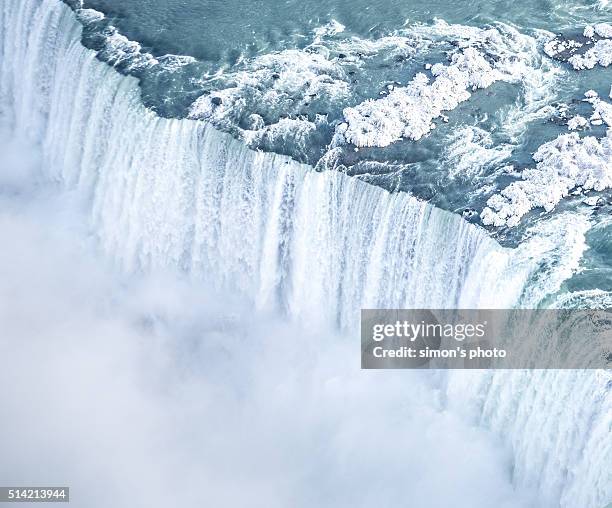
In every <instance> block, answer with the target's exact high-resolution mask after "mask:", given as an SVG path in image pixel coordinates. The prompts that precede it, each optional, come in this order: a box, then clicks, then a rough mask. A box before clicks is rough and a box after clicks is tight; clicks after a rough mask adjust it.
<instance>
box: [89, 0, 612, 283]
mask: <svg viewBox="0 0 612 508" xmlns="http://www.w3.org/2000/svg"><path fill="white" fill-rule="evenodd" d="M84 7H86V8H91V9H95V10H96V11H99V12H101V13H103V14H104V19H99V18H98V17H95V16H92V15H87V16H82V22H83V23H84V25H85V27H86V30H85V34H84V42H85V44H86V45H87V46H89V47H91V48H94V49H97V50H99V51H100V58H102V59H104V60H106V61H109V62H110V63H112V64H114V65H115V67H116V68H117V69H118V70H120V71H122V72H124V73H127V74H133V75H135V76H137V77H139V78H140V83H141V90H142V96H143V100H144V102H145V104H146V105H147V106H148V107H150V108H151V109H153V110H154V111H156V112H157V113H158V114H160V115H161V116H166V117H176V118H183V117H188V116H194V117H196V118H202V119H203V120H206V121H210V122H212V123H213V124H214V125H215V126H216V127H217V128H219V129H221V130H225V131H228V132H230V133H232V134H233V135H234V136H235V137H238V138H240V139H243V140H244V141H245V142H246V143H247V144H249V146H251V147H253V148H256V149H260V150H263V151H267V152H276V153H281V154H286V155H290V156H291V157H293V158H294V159H295V160H297V161H299V162H305V163H308V164H310V165H312V166H316V167H317V168H318V169H320V170H330V169H332V170H339V171H343V172H346V173H348V174H349V175H352V176H354V177H356V178H360V179H362V180H364V181H367V182H369V183H371V184H374V185H377V186H381V187H383V188H386V189H388V190H391V191H407V192H410V193H411V194H414V195H415V196H417V197H419V198H421V199H425V200H427V201H429V202H431V203H432V204H434V205H436V206H438V207H441V208H443V209H447V210H450V211H452V212H455V213H458V214H461V215H463V216H464V217H465V219H466V220H468V221H470V222H475V223H477V224H482V221H481V219H480V217H479V215H478V214H479V212H481V211H482V210H483V209H484V208H485V207H486V204H487V200H488V199H489V198H490V197H491V196H492V195H493V193H495V192H496V191H500V190H501V189H503V188H504V187H505V186H507V185H509V184H510V183H512V182H513V181H515V180H516V179H517V175H518V174H519V173H520V172H521V171H522V170H524V169H526V168H530V167H533V166H534V165H535V163H534V161H533V159H532V155H533V153H534V152H535V151H536V150H537V149H538V147H539V146H541V145H542V144H543V143H545V142H547V141H551V140H553V139H555V138H556V137H557V136H559V135H562V134H565V133H567V132H568V128H567V120H568V119H569V118H571V117H572V116H574V115H577V114H580V115H583V116H586V117H587V118H588V116H589V115H590V105H589V104H585V103H584V102H583V101H582V98H583V94H584V93H585V92H586V91H587V90H595V91H596V92H597V93H598V94H599V95H600V96H601V97H603V98H605V97H607V96H608V93H609V91H610V84H611V83H612V67H607V68H606V67H601V66H596V67H595V68H594V69H591V70H587V71H581V72H577V71H575V70H574V69H572V67H571V66H570V65H569V64H567V62H563V61H557V60H554V59H551V58H549V57H548V56H546V54H545V53H544V51H543V46H544V44H545V43H546V41H547V40H550V39H551V38H552V37H554V36H555V34H562V35H563V36H565V37H569V38H572V37H574V38H576V37H580V34H581V33H582V30H583V29H584V27H585V26H586V25H587V24H593V23H596V22H606V21H610V20H612V11H611V6H610V5H607V3H606V2H604V1H557V2H551V1H536V2H507V1H482V2H469V3H467V2H462V3H456V2H440V1H433V2H405V1H395V0H389V1H384V2H377V3H372V2H370V1H357V2H353V1H351V2H348V1H335V2H323V1H308V2H298V1H294V0H289V1H284V2H279V1H259V2H251V3H248V4H245V3H244V2H241V1H238V0H233V1H229V2H203V1H193V0H191V1H171V2H159V1H154V0H137V1H131V2H118V1H115V0H87V1H85V2H84ZM491 29H493V30H497V31H498V32H499V33H500V34H501V42H499V41H498V43H496V44H493V45H492V44H490V43H489V42H487V41H485V42H482V41H481V42H476V47H477V48H478V50H479V51H481V52H482V54H484V55H485V57H486V58H487V59H488V60H489V61H490V62H492V63H493V62H495V61H497V60H499V58H500V55H502V58H503V55H504V54H505V53H504V52H507V51H510V52H514V53H516V55H518V56H517V57H516V58H517V60H520V61H524V62H527V63H526V67H527V71H526V72H525V73H523V74H521V75H520V76H519V77H518V78H517V79H515V80H502V81H499V82H496V83H493V84H492V85H491V86H489V87H486V89H481V90H476V91H474V92H473V93H472V94H471V97H470V98H469V100H467V101H464V102H461V103H460V104H458V106H457V107H456V108H454V109H452V110H451V111H448V112H447V113H445V115H446V117H447V119H445V121H436V122H435V123H436V128H435V129H434V130H432V131H431V132H429V133H428V134H427V135H426V136H423V137H422V138H421V139H419V140H417V141H414V140H411V139H401V140H399V141H397V142H394V143H391V144H390V145H388V146H385V147H359V148H356V147H354V146H353V145H352V144H350V143H349V144H341V145H340V146H338V144H337V143H336V142H335V138H334V135H335V132H336V130H337V129H338V126H339V125H341V124H342V122H343V121H344V116H345V115H344V109H345V108H347V107H355V106H357V105H359V104H361V103H363V102H364V101H366V100H368V99H372V100H379V99H381V98H384V97H385V96H386V95H388V94H389V93H390V91H392V90H393V89H396V88H401V87H403V86H406V85H407V84H408V83H409V82H410V81H411V80H412V79H413V78H414V77H415V75H416V74H417V73H419V72H426V70H425V69H427V67H426V66H427V65H428V64H429V65H430V64H435V63H439V62H442V63H446V62H448V60H449V58H450V56H449V55H452V54H453V52H456V50H457V48H458V47H462V45H463V44H465V41H466V40H468V39H470V37H471V38H472V39H470V40H473V38H474V37H475V36H474V34H473V33H470V30H477V31H478V30H480V31H484V30H491ZM117 35H119V36H121V37H125V39H122V40H119V39H117V38H116V36H117ZM113 37H114V39H113ZM476 37H479V36H476ZM109 40H111V43H109ZM127 40H129V41H134V42H137V43H138V44H139V45H140V46H137V50H136V51H135V50H134V47H127V49H126V46H125V43H126V41H127ZM470 44H472V42H470ZM511 58H515V57H511ZM202 100H204V102H205V103H206V102H207V101H208V102H207V104H208V106H207V107H208V108H209V109H208V110H206V112H205V114H203V116H202V114H201V112H200V113H197V111H199V110H198V104H199V102H198V101H202ZM211 100H214V101H217V102H216V103H213V104H212V106H211V105H210V101H211ZM194 110H195V111H196V113H194ZM198 115H199V116H198ZM605 133H606V125H605V124H604V125H591V126H590V127H589V129H588V134H589V135H592V136H595V137H596V138H600V139H601V138H602V137H604V136H605ZM601 196H602V198H603V200H602V201H601V202H600V203H599V204H598V206H596V207H587V206H585V205H584V204H583V202H582V200H583V196H575V197H574V196H569V197H568V198H566V199H564V200H563V201H562V202H561V203H560V204H559V205H558V206H557V207H556V208H555V210H554V211H553V212H552V213H548V212H545V211H544V210H542V209H541V208H536V209H535V210H532V211H531V212H529V213H528V214H527V215H526V216H525V217H524V219H523V220H522V221H521V222H520V224H518V226H517V227H514V228H489V233H490V234H491V235H493V236H494V237H495V238H496V239H497V240H499V241H500V242H502V243H503V244H506V245H514V246H515V245H518V244H520V242H521V241H522V240H523V239H524V238H525V237H526V235H527V236H529V233H528V232H527V231H528V230H529V228H530V227H532V226H534V225H537V224H538V223H539V222H540V221H542V220H547V219H548V218H550V217H551V216H553V215H555V214H558V213H564V212H568V211H569V212H571V213H577V214H582V215H584V214H586V215H588V216H589V217H590V218H591V220H592V222H593V224H595V225H596V224H599V223H600V222H601V221H602V220H606V217H607V216H608V214H609V212H610V205H609V204H608V202H609V199H608V195H607V193H606V192H604V193H601ZM611 202H612V201H611ZM598 231H599V232H598ZM601 231H607V229H606V227H605V226H604V227H602V228H600V229H596V230H595V231H594V232H592V233H591V234H590V235H589V240H588V241H589V243H590V244H591V243H592V245H593V249H592V250H590V251H587V254H586V255H585V258H584V260H583V263H584V264H585V268H586V269H585V270H584V271H583V272H582V273H581V275H580V276H578V277H577V279H576V280H575V281H572V282H570V286H571V289H574V290H581V289H592V288H595V287H598V288H602V289H603V288H605V289H606V290H608V289H611V288H612V278H611V277H610V274H611V273H612V270H611V269H610V267H609V261H608V260H609V259H610V255H611V254H612V250H611V248H610V246H609V245H608V244H607V243H606V242H605V241H603V240H601V235H605V233H603V232H601Z"/></svg>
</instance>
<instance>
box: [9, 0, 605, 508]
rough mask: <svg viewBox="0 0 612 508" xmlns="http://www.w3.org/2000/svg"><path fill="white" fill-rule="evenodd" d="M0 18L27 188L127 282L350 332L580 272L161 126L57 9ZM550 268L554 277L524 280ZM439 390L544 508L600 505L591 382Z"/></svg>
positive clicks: (211, 133) (594, 378) (570, 253)
mask: <svg viewBox="0 0 612 508" xmlns="http://www.w3.org/2000/svg"><path fill="white" fill-rule="evenodd" d="M0 5H1V9H0V26H1V27H2V28H1V30H2V37H1V38H0V107H1V108H2V109H0V115H1V117H2V121H3V122H4V123H5V124H7V125H8V126H9V128H10V130H11V131H12V132H13V133H14V135H16V136H19V137H22V138H26V139H29V140H30V141H32V142H33V143H35V144H36V145H37V146H38V148H39V150H40V157H41V160H42V161H43V163H42V164H41V169H40V170H41V173H42V174H41V175H40V176H41V178H43V179H45V180H47V181H51V182H55V183H56V184H57V185H58V186H59V187H61V188H63V189H67V190H69V191H71V192H75V193H76V194H78V195H79V196H80V197H81V199H82V201H83V203H84V207H85V209H86V211H87V213H88V214H89V215H90V221H91V226H92V230H93V231H95V233H96V235H97V236H98V240H99V244H100V246H101V249H102V250H103V251H104V252H105V253H107V254H108V256H109V257H110V258H111V259H113V260H115V261H116V263H117V264H118V265H119V267H120V268H121V269H122V270H125V271H126V272H134V271H147V270H153V269H157V268H172V269H178V270H181V271H182V272H185V273H187V274H189V275H190V276H191V277H193V278H196V279H198V280H201V281H202V284H208V285H210V286H211V287H218V288H224V289H229V290H233V291H237V292H239V293H240V294H241V295H244V296H245V297H246V298H247V299H249V300H250V301H252V302H253V305H255V306H257V307H259V308H261V309H265V310H272V311H276V312H280V313H282V314H284V315H287V316H288V317H289V318H290V319H292V320H296V321H303V322H308V323H319V324H321V325H322V326H334V327H338V328H340V329H347V330H354V329H355V327H356V326H357V324H358V321H357V319H358V312H359V309H360V308H361V307H386V308H402V307H406V308H409V307H417V308H418V307H430V308H454V307H458V308H478V307H482V308H487V307H488V308H504V307H511V306H515V305H519V304H531V305H533V304H536V303H537V302H538V301H539V300H540V296H542V295H545V294H546V293H547V292H551V291H555V290H556V289H558V287H559V284H560V280H559V277H561V275H559V276H558V277H555V275H554V273H556V274H564V273H565V272H564V270H567V269H568V266H570V267H574V266H575V265H576V263H577V259H579V256H580V254H581V252H582V251H581V250H580V249H578V251H576V250H572V249H571V248H569V247H568V246H567V243H568V242H570V241H572V242H574V241H575V239H573V238H570V236H571V235H568V236H564V235H563V234H561V235H557V236H552V235H549V236H548V237H546V238H547V240H546V241H544V246H542V239H541V237H538V238H536V239H535V240H534V241H533V243H530V244H526V245H524V246H522V247H521V248H517V249H514V250H513V249H506V248H502V247H501V246H500V245H499V244H497V243H496V242H495V241H494V240H492V239H491V238H490V237H489V236H488V235H487V234H486V232H485V231H484V230H482V229H480V228H478V227H476V226H473V225H471V224H468V223H467V222H466V221H464V220H463V219H462V218H460V217H458V216H456V215H454V214H451V213H448V212H446V211H442V210H439V209H437V208H435V207H432V206H431V205H429V204H427V203H424V202H422V201H419V200H417V199H415V198H413V197H411V196H409V195H407V194H405V193H395V194H390V193H388V192H387V191H385V190H383V189H380V188H377V187H374V186H371V185H369V184H366V183H364V182H361V181H359V180H357V179H354V178H351V177H348V176H346V175H344V174H342V173H339V172H335V171H328V172H316V171H314V170H313V169H312V168H311V167H309V166H306V165H303V164H299V163H297V162H295V161H293V160H292V159H290V158H288V157H285V156H280V155H277V154H273V153H264V152H256V151H253V150H250V149H248V148H246V147H245V146H244V144H243V143H242V142H240V141H238V140H236V139H234V138H232V137H231V136H230V135H228V134H225V133H221V132H218V131H216V130H215V129H213V128H212V127H211V126H210V125H207V124H206V123H203V122H200V121H195V120H188V119H166V118H160V117H159V116H157V115H155V114H154V113H153V112H151V111H150V110H147V109H146V108H145V107H144V106H143V104H142V101H141V99H140V91H139V88H138V82H137V80H136V79H135V78H133V77H129V76H124V75H121V74H119V73H118V72H117V71H116V70H115V69H113V68H112V67H110V66H109V65H107V64H105V63H103V62H101V61H99V60H98V59H97V58H96V54H95V53H94V52H93V51H91V50H88V49H86V48H84V47H83V46H82V44H81V42H80V37H81V27H80V25H79V23H78V22H77V20H76V19H75V16H74V13H73V12H72V11H71V10H70V9H69V8H68V7H67V6H66V5H64V4H63V3H61V2H59V0H0ZM551 238H552V239H551ZM538 242H539V243H538ZM536 246H539V250H538V249H537V248H535V247H536ZM559 252H561V253H563V255H560V254H558V253H559ZM551 253H552V254H551ZM557 255H559V256H561V257H559V258H555V259H557V260H558V259H561V261H560V262H558V263H551V266H552V267H553V268H552V269H551V270H556V272H554V273H553V274H551V272H550V271H545V273H544V275H538V268H539V267H541V265H542V263H543V261H542V260H543V258H545V257H546V256H557ZM563 256H565V257H563ZM534 287H537V288H538V290H537V291H535V290H534V289H533V288H534ZM534 294H537V295H539V296H538V297H537V298H536V297H533V295H534ZM529 295H532V296H531V297H530V296H529ZM532 297H533V298H535V300H533V299H532ZM446 391H447V395H448V399H449V404H450V405H452V402H450V401H453V400H454V401H455V404H457V405H465V406H466V407H470V408H473V409H474V414H477V415H478V416H477V418H478V421H479V422H480V423H481V424H482V425H484V426H488V427H490V428H493V429H494V430H496V431H498V432H499V433H500V434H504V435H505V437H506V438H507V441H508V442H509V443H510V445H511V446H512V449H513V451H514V454H515V461H516V465H515V471H514V481H515V483H516V484H517V485H527V486H533V487H534V488H535V489H536V490H538V489H539V490H540V491H541V493H542V498H543V499H544V500H545V502H546V503H549V504H546V506H557V505H559V504H560V505H561V506H564V507H577V506H579V507H581V508H590V507H592V508H601V506H600V505H601V504H603V503H604V502H605V501H609V500H610V497H611V496H612V490H611V489H612V478H611V477H610V474H611V471H612V467H609V466H610V465H611V459H612V444H611V443H610V440H609V439H608V440H607V442H602V440H603V439H605V438H606V436H608V437H609V432H610V425H611V423H610V414H611V410H610V408H611V407H612V400H611V395H610V391H611V390H610V381H609V377H607V376H606V375H605V374H604V373H575V372H547V373H542V372H524V373H507V372H487V373H465V372H457V373H453V374H452V375H450V376H448V378H447V380H446ZM543 432H544V434H543ZM555 503H556V504H555Z"/></svg>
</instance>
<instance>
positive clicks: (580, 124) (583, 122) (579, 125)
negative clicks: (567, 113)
mask: <svg viewBox="0 0 612 508" xmlns="http://www.w3.org/2000/svg"><path fill="white" fill-rule="evenodd" d="M587 125H589V121H588V120H587V119H586V118H585V117H583V116H580V115H576V116H575V117H573V118H570V120H569V121H568V122H567V128H568V129H569V130H570V131H575V130H578V129H583V128H584V127H586V126H587Z"/></svg>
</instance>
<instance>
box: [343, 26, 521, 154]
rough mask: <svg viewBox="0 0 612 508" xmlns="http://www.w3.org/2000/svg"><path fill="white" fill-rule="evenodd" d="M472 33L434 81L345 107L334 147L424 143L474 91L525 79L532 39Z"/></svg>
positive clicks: (435, 69) (420, 78)
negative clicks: (440, 121) (446, 115)
mask: <svg viewBox="0 0 612 508" xmlns="http://www.w3.org/2000/svg"><path fill="white" fill-rule="evenodd" d="M467 34H469V37H467V38H466V40H461V41H460V42H459V44H458V46H459V50H458V51H457V52H455V53H453V54H452V55H451V57H450V62H449V64H448V65H444V64H442V63H437V64H435V65H432V66H431V68H430V69H431V74H432V79H430V78H429V77H428V76H427V75H426V74H425V73H418V74H417V75H416V76H415V77H414V79H413V80H412V81H411V82H410V83H408V85H407V86H405V87H401V88H395V89H394V90H393V91H391V92H390V93H389V95H387V96H385V97H383V98H381V99H377V100H373V99H369V100H366V101H364V102H362V103H361V104H358V105H357V106H355V107H349V108H345V109H344V113H343V114H344V122H343V123H342V124H340V125H339V126H338V127H337V128H336V133H335V136H334V142H333V144H335V145H340V144H344V143H352V144H353V145H355V146H357V147H374V146H375V147H385V146H388V145H390V144H391V143H394V142H396V141H399V140H400V139H402V138H406V139H411V140H414V141H416V140H419V139H421V138H422V137H423V136H425V135H426V134H428V133H429V132H430V131H431V130H432V129H434V128H435V123H434V120H435V119H438V118H442V117H443V112H445V111H450V110H453V109H455V108H456V107H457V106H458V105H459V104H460V103H462V102H464V101H466V100H468V99H469V98H470V96H471V92H473V91H475V90H477V89H482V88H487V87H489V86H490V85H491V84H493V83H495V82H496V81H502V80H503V81H511V82H512V81H517V80H520V79H521V78H522V76H524V75H525V73H526V72H527V69H528V66H529V63H528V62H529V61H530V59H531V57H532V55H531V54H530V53H529V52H528V51H525V46H527V45H528V42H532V41H533V39H531V38H528V37H525V36H522V35H520V34H518V32H515V31H514V32H512V31H510V32H509V33H503V34H502V32H501V31H500V30H498V29H489V30H471V31H468V32H467ZM481 48H485V49H481ZM426 68H427V66H426Z"/></svg>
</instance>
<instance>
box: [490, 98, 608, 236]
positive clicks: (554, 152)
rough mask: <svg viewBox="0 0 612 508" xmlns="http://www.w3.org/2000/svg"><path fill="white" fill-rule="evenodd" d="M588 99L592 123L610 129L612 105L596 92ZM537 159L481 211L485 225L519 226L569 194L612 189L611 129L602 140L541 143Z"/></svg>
mask: <svg viewBox="0 0 612 508" xmlns="http://www.w3.org/2000/svg"><path fill="white" fill-rule="evenodd" d="M585 96H586V99H585V101H587V102H590V103H591V104H592V105H593V109H594V113H593V115H592V117H591V122H605V123H606V124H607V125H608V126H612V105H610V104H608V103H607V102H605V101H603V100H602V99H600V98H599V97H598V96H597V94H596V93H595V92H593V91H589V92H587V93H586V94H585ZM568 127H569V125H568ZM533 159H534V160H535V161H536V162H537V164H536V167H535V168H530V169H526V170H525V171H523V173H522V174H521V178H522V180H519V181H516V182H513V183H511V184H510V185H508V186H507V187H506V188H505V189H503V190H502V191H501V192H500V193H498V194H494V195H493V196H491V197H490V198H489V200H488V201H487V207H485V208H484V210H483V211H482V213H481V219H482V222H483V224H485V225H492V226H498V227H499V226H508V227H512V226H516V225H517V224H518V223H519V221H520V219H521V217H523V216H524V215H525V214H527V213H528V212H529V211H531V210H532V209H534V208H543V209H544V210H546V211H547V212H550V211H551V210H552V209H553V208H554V207H555V206H556V205H557V204H558V203H559V202H560V201H561V200H562V199H563V198H565V197H567V196H568V195H569V194H570V192H571V191H574V190H579V191H591V190H595V191H603V190H605V189H609V188H612V129H610V128H609V129H608V130H607V133H606V136H605V137H604V138H603V139H601V140H599V139H597V138H596V137H594V136H585V137H583V138H581V137H580V136H579V135H578V134H577V133H571V134H563V135H561V136H558V137H557V138H556V139H554V140H553V141H549V142H548V143H544V144H543V145H541V146H540V147H539V148H538V150H537V151H536V152H535V154H534V155H533Z"/></svg>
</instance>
